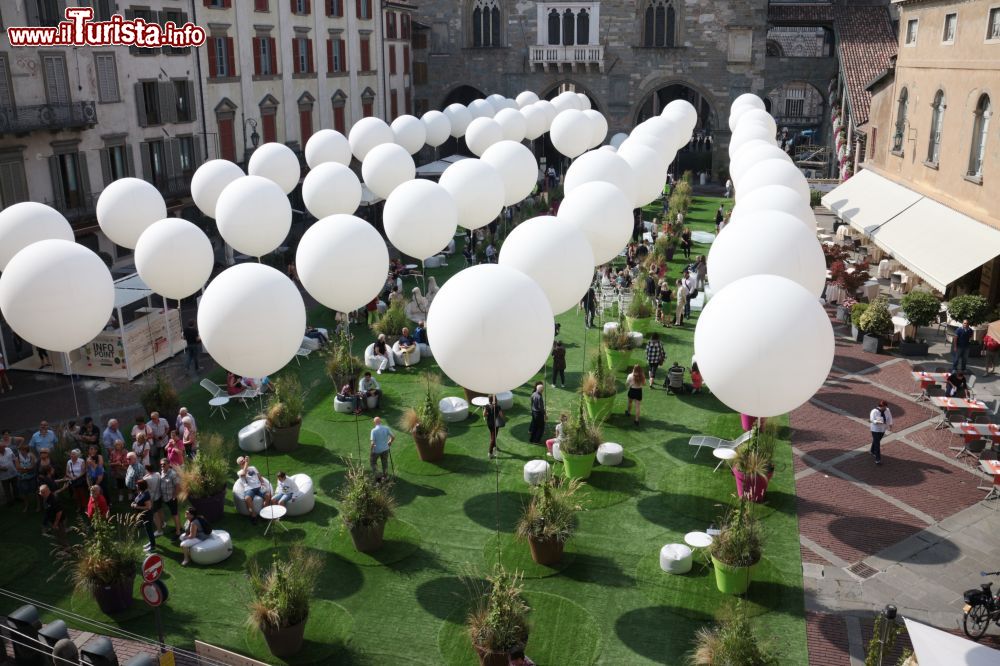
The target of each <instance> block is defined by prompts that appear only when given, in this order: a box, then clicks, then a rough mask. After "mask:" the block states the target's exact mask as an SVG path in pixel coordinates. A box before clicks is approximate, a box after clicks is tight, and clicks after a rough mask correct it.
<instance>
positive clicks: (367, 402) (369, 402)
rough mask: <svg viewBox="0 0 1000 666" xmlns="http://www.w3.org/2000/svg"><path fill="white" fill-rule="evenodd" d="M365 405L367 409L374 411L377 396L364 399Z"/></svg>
mask: <svg viewBox="0 0 1000 666" xmlns="http://www.w3.org/2000/svg"><path fill="white" fill-rule="evenodd" d="M365 405H367V407H368V409H375V408H376V407H378V396H377V395H370V396H367V397H366V398H365Z"/></svg>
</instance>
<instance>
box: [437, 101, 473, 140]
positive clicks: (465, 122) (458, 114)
mask: <svg viewBox="0 0 1000 666" xmlns="http://www.w3.org/2000/svg"><path fill="white" fill-rule="evenodd" d="M443 113H444V115H445V117H446V118H447V119H448V122H449V123H451V135H452V136H453V137H455V138H456V139H457V138H459V137H460V136H464V135H465V129H466V128H467V127H468V126H469V123H471V122H472V114H471V113H469V110H468V109H467V108H465V105H464V104H459V103H458V102H456V103H454V104H449V105H448V106H447V107H446V108H445V110H444V111H443Z"/></svg>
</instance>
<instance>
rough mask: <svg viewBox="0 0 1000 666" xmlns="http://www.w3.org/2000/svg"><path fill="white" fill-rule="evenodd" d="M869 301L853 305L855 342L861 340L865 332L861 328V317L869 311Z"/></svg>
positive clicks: (852, 317)
mask: <svg viewBox="0 0 1000 666" xmlns="http://www.w3.org/2000/svg"><path fill="white" fill-rule="evenodd" d="M868 305H869V304H868V303H854V305H852V306H851V337H852V338H854V341H855V342H861V340H862V339H864V337H865V332H864V331H863V330H862V329H861V317H863V316H864V314H865V312H867V311H868Z"/></svg>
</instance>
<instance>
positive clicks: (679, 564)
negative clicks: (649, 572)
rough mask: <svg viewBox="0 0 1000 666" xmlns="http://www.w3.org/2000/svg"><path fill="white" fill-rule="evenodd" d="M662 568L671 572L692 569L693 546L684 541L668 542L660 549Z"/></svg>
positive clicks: (684, 571)
mask: <svg viewBox="0 0 1000 666" xmlns="http://www.w3.org/2000/svg"><path fill="white" fill-rule="evenodd" d="M660 568H661V569H663V570H664V571H666V572H667V573H669V574H686V573H687V572H689V571H691V548H690V547H688V546H685V545H684V544H682V543H668V544H667V545H666V546H664V547H663V548H661V549H660Z"/></svg>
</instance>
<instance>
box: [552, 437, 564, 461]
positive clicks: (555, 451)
mask: <svg viewBox="0 0 1000 666" xmlns="http://www.w3.org/2000/svg"><path fill="white" fill-rule="evenodd" d="M552 458H553V459H555V460H558V461H559V462H562V459H563V457H562V451H560V450H559V442H554V443H553V444H552Z"/></svg>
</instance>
